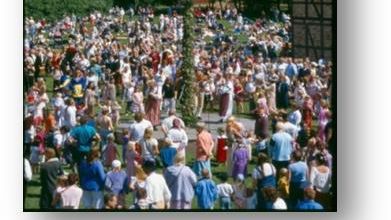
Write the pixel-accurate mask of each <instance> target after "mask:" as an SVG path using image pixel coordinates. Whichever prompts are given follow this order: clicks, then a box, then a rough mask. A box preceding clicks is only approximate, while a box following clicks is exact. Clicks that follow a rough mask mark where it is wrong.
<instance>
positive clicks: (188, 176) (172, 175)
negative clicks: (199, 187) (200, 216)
mask: <svg viewBox="0 0 391 220" xmlns="http://www.w3.org/2000/svg"><path fill="white" fill-rule="evenodd" d="M164 178H165V179H166V181H167V185H168V188H169V189H170V191H171V193H172V197H171V201H170V203H171V205H170V207H171V208H172V209H191V202H192V200H193V197H194V186H195V184H196V182H197V177H196V175H195V173H194V172H193V170H192V169H191V168H190V167H188V166H186V165H185V157H184V156H177V157H176V158H175V165H173V166H169V167H168V168H167V169H166V170H165V171H164Z"/></svg>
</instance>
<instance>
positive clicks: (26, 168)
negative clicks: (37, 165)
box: [23, 159, 33, 182]
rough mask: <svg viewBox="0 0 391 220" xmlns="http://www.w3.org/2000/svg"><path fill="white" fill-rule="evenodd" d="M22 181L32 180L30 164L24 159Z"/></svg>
mask: <svg viewBox="0 0 391 220" xmlns="http://www.w3.org/2000/svg"><path fill="white" fill-rule="evenodd" d="M23 177H24V179H25V180H26V181H27V182H28V181H31V179H32V178H33V172H32V170H31V165H30V162H29V161H28V160H27V159H24V172H23Z"/></svg>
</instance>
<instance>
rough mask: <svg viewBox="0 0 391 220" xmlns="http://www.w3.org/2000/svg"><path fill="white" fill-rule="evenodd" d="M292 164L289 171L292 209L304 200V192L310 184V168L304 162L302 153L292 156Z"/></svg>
mask: <svg viewBox="0 0 391 220" xmlns="http://www.w3.org/2000/svg"><path fill="white" fill-rule="evenodd" d="M292 157H293V158H292V159H293V160H292V162H291V164H289V166H288V170H289V200H290V205H291V207H296V205H297V202H298V201H299V200H302V197H303V190H304V188H305V187H307V185H308V184H309V178H308V173H309V170H308V166H307V163H306V162H304V161H302V157H303V155H302V153H301V151H300V150H296V151H295V152H293V154H292Z"/></svg>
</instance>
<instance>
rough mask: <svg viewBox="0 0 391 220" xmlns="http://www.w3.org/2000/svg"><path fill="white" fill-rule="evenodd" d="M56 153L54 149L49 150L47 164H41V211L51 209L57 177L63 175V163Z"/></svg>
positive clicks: (46, 156)
mask: <svg viewBox="0 0 391 220" xmlns="http://www.w3.org/2000/svg"><path fill="white" fill-rule="evenodd" d="M55 156H56V152H55V150H54V149H53V148H47V149H46V151H45V158H46V162H45V163H43V164H41V174H40V180H41V186H42V188H41V194H40V199H39V207H40V208H41V209H50V208H53V207H52V206H51V204H52V200H53V195H54V191H55V190H56V184H57V177H58V176H60V175H62V174H63V170H62V168H61V163H60V161H59V160H58V158H56V157H55Z"/></svg>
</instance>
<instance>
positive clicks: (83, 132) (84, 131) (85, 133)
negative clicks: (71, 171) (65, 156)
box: [70, 116, 100, 163]
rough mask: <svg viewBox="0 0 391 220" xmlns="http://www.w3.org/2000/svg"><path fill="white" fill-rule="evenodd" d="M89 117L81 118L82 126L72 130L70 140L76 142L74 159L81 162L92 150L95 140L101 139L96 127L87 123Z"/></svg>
mask: <svg viewBox="0 0 391 220" xmlns="http://www.w3.org/2000/svg"><path fill="white" fill-rule="evenodd" d="M87 121H88V118H87V116H83V117H82V118H80V126H77V127H75V128H73V129H72V130H71V133H70V142H71V143H74V144H76V151H75V154H76V155H73V157H74V161H75V162H76V163H79V162H80V160H81V159H83V158H84V157H85V156H86V155H87V154H88V153H89V152H90V151H91V146H92V142H93V141H100V136H99V134H98V133H96V130H95V128H94V127H92V126H89V125H87Z"/></svg>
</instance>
